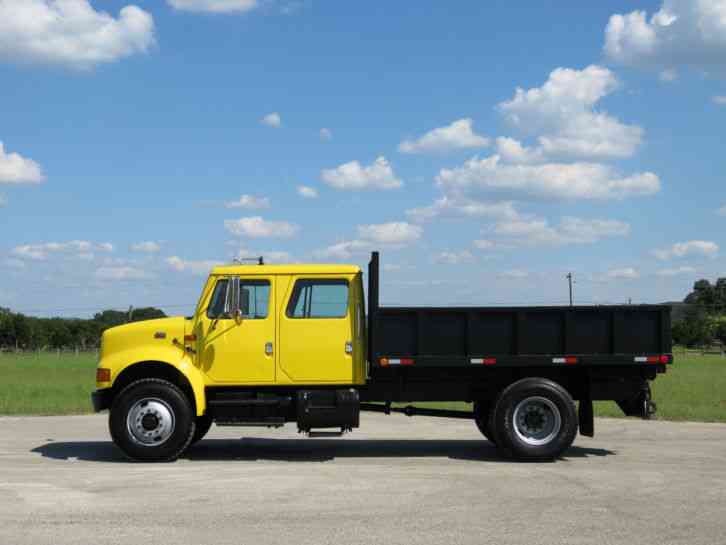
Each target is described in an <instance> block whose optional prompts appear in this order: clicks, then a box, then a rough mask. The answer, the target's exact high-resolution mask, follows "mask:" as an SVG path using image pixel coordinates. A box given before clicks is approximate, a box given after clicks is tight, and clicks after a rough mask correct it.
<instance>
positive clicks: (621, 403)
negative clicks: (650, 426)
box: [616, 381, 657, 420]
mask: <svg viewBox="0 0 726 545" xmlns="http://www.w3.org/2000/svg"><path fill="white" fill-rule="evenodd" d="M616 402H617V404H618V407H620V410H622V411H623V413H625V416H639V417H640V418H642V419H643V420H650V419H651V418H652V417H653V416H654V415H655V413H656V410H657V406H656V404H655V401H653V399H652V398H651V393H650V384H648V382H647V381H643V385H642V387H641V389H640V391H639V392H638V393H637V394H636V395H635V396H634V397H632V398H631V399H625V400H617V401H616Z"/></svg>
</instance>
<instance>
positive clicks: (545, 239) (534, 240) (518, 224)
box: [475, 216, 630, 249]
mask: <svg viewBox="0 0 726 545" xmlns="http://www.w3.org/2000/svg"><path fill="white" fill-rule="evenodd" d="M494 233H495V234H496V235H498V236H499V237H502V238H503V240H504V244H505V245H506V246H510V247H511V246H564V245H568V244H592V243H595V242H598V241H599V240H602V239H604V238H610V237H623V236H627V235H628V234H629V233H630V225H628V224H627V223H623V222H621V221H617V220H603V219H584V218H575V217H569V216H566V217H563V218H562V219H561V220H560V223H559V225H557V226H551V225H549V223H548V222H547V220H545V219H518V220H513V221H502V222H499V223H497V224H496V225H495V227H494ZM487 242H489V241H487ZM475 245H476V242H475ZM479 247H480V248H482V249H490V246H488V245H487V244H486V243H485V242H484V241H482V246H479Z"/></svg>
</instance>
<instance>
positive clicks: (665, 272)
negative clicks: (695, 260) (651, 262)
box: [655, 266, 696, 276]
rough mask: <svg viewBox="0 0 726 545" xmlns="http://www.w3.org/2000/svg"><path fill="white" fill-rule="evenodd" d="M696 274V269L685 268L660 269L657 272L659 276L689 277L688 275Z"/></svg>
mask: <svg viewBox="0 0 726 545" xmlns="http://www.w3.org/2000/svg"><path fill="white" fill-rule="evenodd" d="M695 272H696V269H694V268H693V267H688V266H683V267H676V268H674V269H660V270H658V271H656V272H655V274H657V275H658V276H680V275H687V274H694V273H695Z"/></svg>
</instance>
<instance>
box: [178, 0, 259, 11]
mask: <svg viewBox="0 0 726 545" xmlns="http://www.w3.org/2000/svg"><path fill="white" fill-rule="evenodd" d="M167 3H168V4H169V5H170V6H171V7H173V8H174V9H178V10H180V11H193V12H207V13H246V12H248V11H252V10H253V9H255V8H256V7H258V6H259V2H258V1H257V0H167Z"/></svg>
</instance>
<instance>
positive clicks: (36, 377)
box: [0, 353, 96, 415]
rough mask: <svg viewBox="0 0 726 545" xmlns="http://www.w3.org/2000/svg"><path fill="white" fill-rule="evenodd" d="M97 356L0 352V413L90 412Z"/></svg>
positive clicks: (94, 385) (46, 413)
mask: <svg viewBox="0 0 726 545" xmlns="http://www.w3.org/2000/svg"><path fill="white" fill-rule="evenodd" d="M95 367H96V355H95V354H80V355H79V356H75V355H65V354H64V355H61V357H60V358H59V357H58V356H57V355H56V354H54V353H47V354H46V353H43V354H40V355H37V354H19V355H15V354H7V353H3V354H1V355H0V415H12V414H36V415H38V414H40V415H49V414H82V413H88V412H91V411H92V408H91V391H93V389H94V388H95V387H96V382H95V381H96V371H95Z"/></svg>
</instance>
